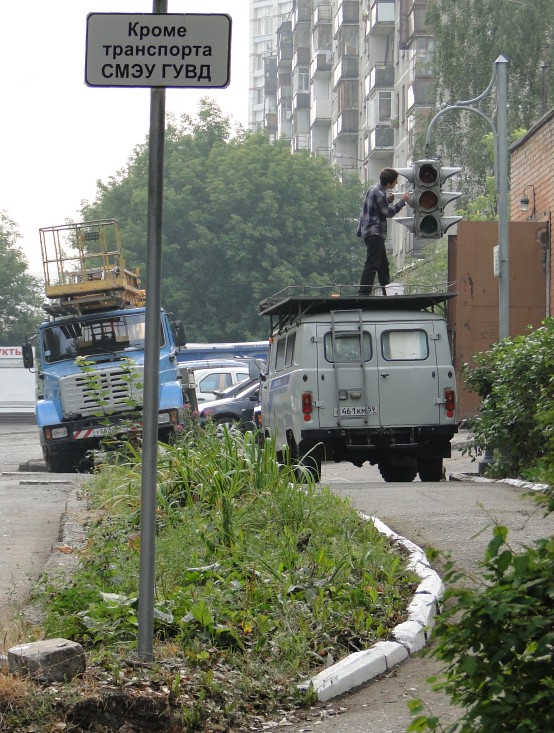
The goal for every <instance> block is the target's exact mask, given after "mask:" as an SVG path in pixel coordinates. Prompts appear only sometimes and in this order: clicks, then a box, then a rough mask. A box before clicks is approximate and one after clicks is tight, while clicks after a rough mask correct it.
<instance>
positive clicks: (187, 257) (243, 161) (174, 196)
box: [83, 100, 364, 341]
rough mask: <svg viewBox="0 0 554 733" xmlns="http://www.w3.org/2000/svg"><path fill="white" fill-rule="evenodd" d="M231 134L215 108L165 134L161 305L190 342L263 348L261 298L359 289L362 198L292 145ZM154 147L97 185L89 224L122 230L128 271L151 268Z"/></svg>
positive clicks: (352, 185)
mask: <svg viewBox="0 0 554 733" xmlns="http://www.w3.org/2000/svg"><path fill="white" fill-rule="evenodd" d="M232 133H233V131H232V130H231V125H230V123H229V119H228V118H226V117H224V116H223V115H222V114H221V112H220V110H219V109H218V108H217V105H215V104H214V103H213V102H210V101H208V100H203V101H202V102H201V103H200V107H199V112H198V117H197V119H196V120H193V119H192V118H190V117H188V116H184V117H183V118H182V119H181V121H180V123H178V122H176V121H175V120H170V121H169V124H168V126H167V130H166V147H165V172H164V227H163V253H162V258H163V259H162V268H163V273H162V293H163V296H162V299H163V303H164V306H165V307H166V308H168V309H169V310H171V311H172V312H174V313H175V315H176V316H179V317H180V318H182V319H183V320H184V321H185V323H186V326H187V333H188V338H189V340H191V341H192V340H200V341H204V340H206V341H211V340H223V341H227V340H246V339H257V338H263V337H265V336H266V334H267V330H266V329H267V324H266V323H265V322H264V321H263V320H262V319H261V318H259V317H258V316H257V310H258V303H259V301H260V300H262V299H263V298H265V297H267V296H269V295H272V294H273V293H275V292H277V291H279V290H281V289H283V288H285V287H287V286H289V285H301V286H305V285H310V286H323V285H334V284H343V285H344V284H349V283H352V282H354V281H356V282H357V280H358V276H359V272H360V271H361V267H362V259H363V249H364V248H363V247H361V246H360V240H359V239H357V237H356V236H355V232H356V225H357V217H358V214H359V210H360V206H361V200H362V195H363V191H362V187H361V184H360V183H359V181H357V180H350V179H349V180H348V181H347V182H345V183H344V184H343V183H342V182H341V181H340V180H339V178H338V177H337V175H336V174H335V171H334V169H333V168H332V167H331V166H330V165H329V164H328V163H327V162H326V161H325V160H324V159H323V158H321V157H314V156H310V155H308V154H307V153H306V154H303V153H299V154H295V155H292V154H291V152H290V146H289V144H288V143H287V142H286V141H284V140H283V141H278V142H275V143H272V142H270V140H269V139H268V138H267V136H266V135H265V134H263V133H245V132H244V131H242V130H240V129H239V130H238V131H235V134H234V136H232ZM147 160H148V149H147V146H146V145H142V146H138V147H137V148H135V151H134V154H133V156H132V158H131V160H130V161H129V164H128V166H127V168H126V169H125V170H124V171H120V172H119V173H118V175H117V176H116V177H114V178H112V179H110V181H109V182H108V184H102V183H99V184H98V193H97V197H96V200H95V202H94V203H92V204H86V205H85V206H84V207H83V216H84V218H85V219H86V218H94V219H96V218H104V217H113V218H116V219H118V220H119V222H120V225H121V230H122V242H123V248H124V251H125V257H126V261H127V263H128V266H133V267H134V266H139V267H140V268H141V271H142V272H144V270H145V266H146V234H145V233H146V212H147V190H148V185H147Z"/></svg>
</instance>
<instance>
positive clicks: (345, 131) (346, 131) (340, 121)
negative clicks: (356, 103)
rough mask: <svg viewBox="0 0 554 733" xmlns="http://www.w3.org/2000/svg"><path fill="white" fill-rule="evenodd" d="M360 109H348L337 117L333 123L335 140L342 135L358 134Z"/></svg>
mask: <svg viewBox="0 0 554 733" xmlns="http://www.w3.org/2000/svg"><path fill="white" fill-rule="evenodd" d="M358 120H359V114H358V110H347V111H345V112H342V113H341V114H339V116H338V117H337V119H336V121H335V122H334V124H333V140H335V141H336V140H337V138H339V137H340V136H341V135H352V134H355V135H357V134H358V127H359V122H358Z"/></svg>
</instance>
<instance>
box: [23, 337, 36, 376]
mask: <svg viewBox="0 0 554 733" xmlns="http://www.w3.org/2000/svg"><path fill="white" fill-rule="evenodd" d="M21 353H22V356H23V366H24V367H25V369H32V368H33V367H34V365H35V359H34V357H33V347H32V346H31V344H30V343H29V342H28V341H26V342H25V343H24V344H23V345H22V347H21Z"/></svg>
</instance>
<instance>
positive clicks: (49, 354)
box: [42, 313, 164, 364]
mask: <svg viewBox="0 0 554 733" xmlns="http://www.w3.org/2000/svg"><path fill="white" fill-rule="evenodd" d="M144 335H145V314H144V313H134V314H129V315H118V316H109V317H106V316H103V317H100V316H99V317H98V318H96V319H82V320H73V321H67V322H65V323H61V324H57V325H52V326H48V327H47V328H45V329H44V331H43V332H42V348H43V353H44V360H45V361H46V363H48V364H51V363H52V362H55V361H63V360H64V359H76V358H77V357H78V356H90V355H92V354H104V353H106V352H117V351H131V350H136V349H141V350H143V349H144ZM163 342H164V337H163V329H162V328H160V346H163Z"/></svg>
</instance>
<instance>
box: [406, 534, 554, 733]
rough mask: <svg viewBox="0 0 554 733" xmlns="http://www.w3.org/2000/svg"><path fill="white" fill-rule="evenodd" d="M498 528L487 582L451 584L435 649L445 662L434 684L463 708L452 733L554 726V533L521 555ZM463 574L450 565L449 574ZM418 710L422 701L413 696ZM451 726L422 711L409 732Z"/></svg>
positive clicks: (455, 577)
mask: <svg viewBox="0 0 554 733" xmlns="http://www.w3.org/2000/svg"><path fill="white" fill-rule="evenodd" d="M506 535H507V530H506V528H505V527H500V526H498V527H496V528H495V531H494V535H493V539H492V540H491V542H490V543H489V546H488V550H487V555H486V559H485V562H484V563H483V573H482V577H481V578H480V579H481V580H482V584H481V585H480V586H479V587H477V588H475V587H473V585H472V587H466V586H465V584H464V585H462V586H461V587H454V588H450V589H449V590H448V591H447V592H446V594H445V596H444V602H445V608H444V610H443V613H442V614H441V616H440V617H439V619H438V623H437V625H436V629H435V634H436V638H437V643H436V645H435V647H434V649H433V650H432V651H431V653H432V655H433V656H434V657H435V658H436V659H438V660H441V661H443V662H445V663H446V669H445V671H444V673H443V676H442V677H441V678H440V679H438V680H437V679H434V680H431V681H432V682H433V683H434V684H433V686H434V689H436V690H442V691H445V692H446V693H447V694H449V695H450V699H451V702H452V703H453V704H455V705H459V706H461V707H463V708H464V712H463V715H462V717H461V718H460V719H459V720H458V721H457V722H456V723H454V724H453V725H451V726H450V727H448V728H447V729H446V731H447V733H456V732H458V733H483V732H484V731H486V733H539V731H540V732H541V733H543V731H552V730H554V707H553V706H552V702H551V701H552V695H553V694H554V675H553V672H552V670H553V661H554V659H553V656H554V654H553V652H554V603H553V599H554V574H553V572H552V570H553V567H554V538H550V539H541V540H538V541H537V542H535V544H534V545H532V546H530V547H528V548H527V549H526V550H525V551H524V552H522V553H520V554H515V553H513V552H512V550H511V549H510V548H509V547H508V545H507V544H506ZM462 578H463V579H464V580H466V578H465V576H462V575H460V574H459V573H457V572H456V571H455V569H454V568H453V567H452V565H450V566H449V570H448V573H447V574H446V576H445V580H446V581H447V582H448V581H450V582H452V583H458V582H459V581H460V580H461V579H462ZM411 708H412V712H415V713H418V712H420V711H421V708H422V706H421V703H420V702H419V701H412V704H411ZM426 730H432V731H435V730H441V731H444V730H445V729H444V728H443V727H441V726H440V723H439V721H438V719H437V718H436V717H429V716H425V715H418V716H417V717H416V718H415V719H414V720H413V722H412V724H411V725H410V727H409V728H408V731H426Z"/></svg>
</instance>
